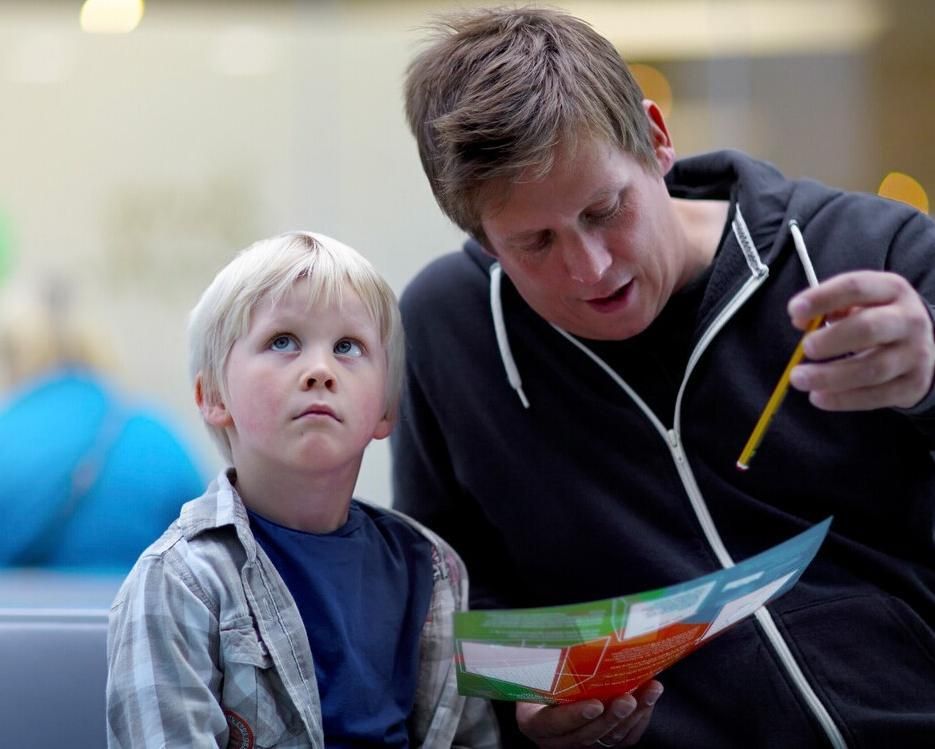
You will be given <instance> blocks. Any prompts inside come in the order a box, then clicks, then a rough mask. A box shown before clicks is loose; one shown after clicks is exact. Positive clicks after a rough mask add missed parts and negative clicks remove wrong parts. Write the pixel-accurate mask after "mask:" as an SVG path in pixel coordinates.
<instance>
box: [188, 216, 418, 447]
mask: <svg viewBox="0 0 935 749" xmlns="http://www.w3.org/2000/svg"><path fill="white" fill-rule="evenodd" d="M301 279H308V280H309V281H310V282H311V284H310V298H309V302H310V303H311V302H315V301H319V300H320V301H323V302H324V303H326V304H332V303H337V304H339V303H340V301H341V295H342V293H343V291H344V289H345V288H349V289H351V290H352V291H353V292H354V293H355V294H357V296H358V297H360V300H361V301H362V302H363V304H364V306H365V307H366V308H367V310H368V311H369V312H370V315H371V316H372V317H373V320H374V322H376V324H377V327H378V329H379V331H380V341H381V343H382V344H383V346H384V349H385V351H386V363H387V376H386V413H387V415H388V416H389V417H390V418H393V417H394V416H395V414H396V409H397V407H398V405H399V394H400V386H401V383H402V377H403V347H404V344H403V329H402V324H401V322H400V317H399V307H398V304H397V301H396V295H395V294H394V293H393V290H392V289H391V288H390V286H389V284H388V283H387V282H386V281H385V280H384V279H383V277H382V276H380V275H379V274H378V273H377V272H376V270H375V269H374V268H373V266H372V265H371V264H370V262H369V261H368V260H366V259H365V258H364V257H363V256H362V255H360V254H359V253H358V252H357V251H355V250H353V249H352V248H350V247H348V246H347V245H345V244H343V243H341V242H339V241H337V240H336V239H332V238H331V237H326V236H324V235H322V234H315V233H312V232H303V231H296V232H288V233H286V234H281V235H279V236H278V237H272V238H270V239H261V240H260V241H258V242H255V243H253V244H252V245H250V246H249V247H247V248H246V249H244V250H241V251H240V252H239V253H238V254H237V256H236V257H235V258H234V259H233V260H232V261H231V262H230V263H228V264H227V265H226V266H225V267H224V268H223V269H221V271H220V272H219V273H218V274H217V276H215V278H214V280H213V281H212V282H211V285H210V286H208V288H207V289H205V291H204V293H203V294H202V295H201V299H199V301H198V304H196V305H195V308H194V309H193V310H192V311H191V314H190V315H189V323H188V342H189V373H190V375H191V378H192V382H193V383H194V382H195V381H196V378H197V377H198V375H201V389H202V397H203V399H204V402H205V403H207V404H216V403H218V402H220V401H223V400H225V399H226V397H227V382H226V377H225V367H226V365H227V357H228V355H229V354H230V351H231V348H233V346H234V343H235V342H236V341H237V339H238V338H241V337H242V336H244V335H245V334H246V333H247V331H248V329H249V327H250V320H251V318H252V314H253V311H254V310H255V309H256V307H257V305H258V304H259V303H260V302H261V301H263V300H266V299H269V300H270V301H271V302H272V303H273V304H275V303H277V302H278V301H279V300H280V299H282V297H283V296H284V295H285V294H286V293H287V292H288V291H289V290H290V289H291V288H292V286H293V285H294V284H295V283H296V281H299V280H301ZM208 431H209V432H210V433H211V436H212V438H213V439H214V441H215V442H216V443H217V446H218V448H219V449H220V451H221V453H222V455H224V457H225V458H226V459H227V460H228V461H230V460H232V456H231V446H230V440H229V439H228V436H227V432H226V431H225V430H224V429H223V428H220V427H212V426H210V425H208Z"/></svg>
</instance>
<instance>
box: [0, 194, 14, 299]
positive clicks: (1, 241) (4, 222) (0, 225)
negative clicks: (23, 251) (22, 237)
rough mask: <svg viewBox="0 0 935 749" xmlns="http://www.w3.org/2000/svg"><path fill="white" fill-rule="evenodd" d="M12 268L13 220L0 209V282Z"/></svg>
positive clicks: (0, 282)
mask: <svg viewBox="0 0 935 749" xmlns="http://www.w3.org/2000/svg"><path fill="white" fill-rule="evenodd" d="M11 270H13V222H12V221H11V220H10V219H9V217H8V216H7V214H6V213H5V212H4V211H3V210H0V284H2V283H3V282H4V281H5V280H6V277H7V276H8V275H9V274H10V271H11Z"/></svg>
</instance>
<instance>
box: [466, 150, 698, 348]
mask: <svg viewBox="0 0 935 749" xmlns="http://www.w3.org/2000/svg"><path fill="white" fill-rule="evenodd" d="M660 153H661V154H662V157H661V158H660V156H659V154H660ZM670 154H671V155H673V156H674V154H673V152H671V148H670V147H669V146H668V136H666V143H665V147H664V149H663V148H662V147H660V149H657V158H658V159H659V163H660V169H659V172H658V173H657V172H654V171H652V170H648V169H646V168H645V167H643V166H642V165H641V164H640V163H639V162H638V161H637V160H636V159H635V158H634V157H632V156H631V155H629V154H627V153H624V152H622V151H621V150H620V149H619V148H617V147H616V146H614V145H610V144H606V143H603V142H599V141H593V140H589V141H581V142H580V143H579V145H578V148H577V149H576V150H575V151H574V152H573V153H571V154H568V153H567V152H565V151H562V150H559V151H558V153H557V157H556V163H555V166H554V167H553V169H552V171H550V172H549V174H547V175H546V176H545V177H544V178H542V179H540V180H537V181H522V180H520V181H518V182H517V183H515V184H513V185H511V186H510V187H509V191H508V192H507V193H506V198H505V200H502V201H500V202H498V203H491V204H490V205H489V207H488V208H487V209H486V210H484V211H483V212H482V215H481V223H482V227H483V230H484V232H485V234H486V236H487V239H488V242H489V244H490V247H489V249H490V250H491V251H492V253H493V254H494V255H496V257H497V258H498V259H499V261H500V264H501V266H502V267H503V270H504V272H505V273H506V274H507V275H508V276H509V277H510V279H511V280H512V282H513V284H514V285H515V286H516V288H517V290H518V291H519V293H520V295H522V297H523V299H525V300H526V302H527V303H528V304H529V306H530V307H532V308H533V309H534V310H535V311H536V312H537V313H538V314H539V315H541V316H542V317H543V318H545V319H546V320H548V321H550V322H552V323H555V324H556V325H558V326H559V327H561V328H563V329H565V330H567V331H569V332H571V333H574V334H576V335H580V336H583V337H585V338H591V339H602V340H619V339H624V338H629V337H630V336H633V335H636V334H637V333H640V332H641V331H643V330H645V329H646V327H647V326H649V324H650V323H651V322H652V321H653V320H654V319H655V317H656V316H657V315H658V314H659V312H660V311H661V310H662V308H663V307H664V306H665V304H666V302H668V300H669V298H670V297H671V295H672V293H673V292H674V291H676V290H678V289H679V288H681V286H683V285H684V284H685V283H686V282H687V281H688V280H690V279H691V277H692V275H693V274H694V273H695V272H696V271H697V268H695V267H694V266H691V267H689V266H690V265H691V264H690V263H689V260H688V252H687V246H688V244H687V242H686V239H685V235H684V233H683V231H682V228H681V224H680V223H679V222H678V220H677V218H676V214H675V212H674V210H673V206H672V201H671V199H670V197H669V194H668V192H667V190H666V186H665V183H664V181H663V173H664V171H665V170H667V169H668V168H669V166H670V165H671V161H670V160H669V159H668V156H669V155H670Z"/></svg>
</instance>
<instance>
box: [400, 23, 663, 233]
mask: <svg viewBox="0 0 935 749" xmlns="http://www.w3.org/2000/svg"><path fill="white" fill-rule="evenodd" d="M431 28H432V29H433V30H434V34H433V35H432V36H431V37H430V38H431V44H430V46H428V47H427V48H426V49H424V50H423V51H422V52H421V53H419V54H418V55H417V56H416V57H415V59H414V60H413V61H412V63H411V64H410V66H409V69H408V71H407V76H406V84H405V97H406V116H407V118H408V120H409V127H410V128H411V130H412V132H413V134H414V135H415V138H416V142H417V143H418V147H419V156H420V158H421V159H422V167H423V169H424V170H425V173H426V176H428V178H429V182H430V184H431V187H432V191H433V193H434V194H435V198H436V200H437V201H438V203H439V205H440V206H441V208H442V210H443V211H444V212H445V214H446V215H447V216H448V217H449V218H450V219H451V220H452V221H454V222H455V223H456V224H457V225H458V226H459V227H461V228H462V229H464V230H465V231H467V232H468V233H470V234H472V235H473V236H475V237H476V238H477V239H479V240H480V241H481V242H485V241H486V240H485V237H484V234H483V230H482V228H481V220H480V214H481V211H482V210H483V209H484V206H485V205H486V204H487V202H488V201H489V200H491V199H492V198H494V197H499V196H495V195H493V194H491V193H490V188H491V187H494V188H503V187H504V186H506V185H508V184H509V183H510V182H513V181H515V180H516V179H517V178H519V177H520V176H521V175H522V177H523V178H524V179H539V178H541V177H543V176H545V175H546V174H547V173H548V172H549V170H550V169H551V167H552V164H553V160H554V156H555V152H556V149H557V147H558V146H559V145H561V146H562V147H563V148H566V149H569V150H570V152H572V153H573V149H574V147H575V144H576V143H577V141H578V140H579V139H582V138H586V137H587V138H597V139H601V140H603V141H605V142H607V143H611V144H615V145H617V146H619V147H620V148H621V149H622V150H623V151H625V152H626V153H630V154H632V155H633V156H634V157H635V158H636V159H637V161H638V162H640V163H641V164H642V165H644V166H645V167H647V168H651V169H655V168H657V167H656V162H655V158H654V153H653V145H652V139H651V134H650V128H649V122H648V118H647V117H646V114H645V111H644V110H643V106H642V100H643V94H642V92H641V90H640V88H639V85H638V84H637V83H636V81H635V80H634V78H633V76H632V75H631V74H630V71H629V69H628V68H627V65H626V63H625V62H624V61H623V59H622V58H621V57H620V55H619V54H618V52H617V50H616V48H615V47H614V46H613V44H611V43H610V42H609V41H608V40H607V39H605V38H604V37H603V36H601V35H600V34H598V33H597V32H596V31H595V30H594V29H593V28H592V27H591V26H590V25H589V24H587V23H586V22H584V21H582V20H581V19H578V18H575V17H574V16H571V15H569V14H567V13H564V12H562V11H559V10H553V9H541V8H532V7H524V8H486V9H474V10H468V11H465V12H461V13H457V14H451V15H445V16H442V17H441V18H440V19H439V20H438V21H436V22H435V23H434V24H433V25H432V27H431Z"/></svg>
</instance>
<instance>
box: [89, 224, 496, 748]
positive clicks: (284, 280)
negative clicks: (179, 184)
mask: <svg viewBox="0 0 935 749" xmlns="http://www.w3.org/2000/svg"><path fill="white" fill-rule="evenodd" d="M189 339H190V340H189V342H190V359H191V360H190V369H191V375H192V378H193V383H194V390H195V401H196V403H197V404H198V408H199V409H200V410H201V413H202V416H203V417H204V420H205V423H206V424H207V426H208V428H209V430H210V431H211V433H212V436H213V437H214V439H215V441H216V442H217V444H218V446H219V448H220V450H221V452H222V453H223V455H224V457H225V458H226V459H227V460H228V461H229V462H230V467H229V468H227V469H226V470H224V471H222V472H221V474H220V475H219V476H218V477H217V479H216V480H215V481H214V482H212V483H211V485H210V486H209V487H208V490H207V492H206V493H205V494H204V495H203V496H202V497H200V498H199V499H196V500H193V501H191V502H189V503H187V504H186V505H185V506H184V507H183V508H182V511H181V514H180V516H179V518H178V519H177V520H176V521H175V522H174V523H173V524H172V525H171V526H170V527H169V529H168V530H167V531H166V532H165V534H164V535H163V536H162V538H160V539H159V540H158V541H156V542H155V543H154V544H153V545H152V546H150V547H149V548H148V549H147V550H146V551H145V552H144V553H143V554H142V555H141V557H140V559H139V560H138V561H137V563H136V566H135V567H134V568H133V570H132V571H131V573H130V575H129V577H128V578H127V580H126V582H125V583H124V584H123V587H122V588H121V590H120V592H119V593H118V595H117V598H116V600H115V601H114V605H113V608H112V610H111V617H110V630H109V636H108V662H109V676H108V683H107V725H108V744H109V746H110V747H111V748H112V749H113V748H114V747H133V748H134V749H137V748H138V747H143V746H159V747H194V746H198V747H203V746H219V747H245V748H247V747H250V748H252V747H274V746H275V747H322V746H328V747H350V746H354V747H364V746H380V747H384V746H392V747H410V746H412V747H414V746H426V747H448V746H452V745H462V746H471V747H488V746H489V747H494V746H497V745H498V738H497V734H496V729H495V727H494V725H495V724H494V721H493V719H492V713H490V711H489V706H488V705H487V704H486V703H484V702H480V701H474V700H465V699H464V698H463V697H459V696H458V695H457V690H456V686H455V674H454V669H453V666H452V642H451V617H452V613H453V611H454V610H455V609H459V608H462V607H464V606H465V604H466V601H467V578H466V575H465V570H464V567H463V565H462V563H461V561H460V560H459V559H458V557H457V556H456V555H455V553H454V552H453V551H452V550H451V548H450V547H449V546H448V545H447V544H445V543H444V542H443V541H441V540H440V539H439V538H438V537H437V536H435V535H433V534H432V533H431V532H429V531H427V530H426V529H424V528H423V527H421V526H419V525H417V524H416V523H414V522H412V521H410V520H409V519H407V518H405V517H404V516H402V515H399V514H398V513H395V512H392V511H389V510H383V509H379V508H376V507H372V506H369V505H366V504H364V503H362V502H359V501H357V500H353V499H352V498H351V495H352V492H353V490H354V485H355V483H356V481H357V475H358V471H359V469H360V463H361V459H362V457H363V452H364V448H366V446H367V444H368V443H369V442H370V440H371V439H382V438H384V437H386V436H387V435H388V434H389V432H390V429H391V427H392V424H393V419H394V416H395V412H396V407H397V401H398V396H399V387H400V378H401V376H402V358H403V336H402V330H401V327H400V322H399V313H398V309H397V306H396V299H395V296H394V295H393V292H392V290H391V289H390V288H389V286H388V285H387V284H386V282H385V281H384V280H383V279H382V278H381V277H380V276H378V275H377V273H376V272H375V271H374V269H373V268H372V266H371V265H370V264H369V263H368V262H367V261H366V260H365V259H364V258H362V257H361V256H360V255H358V254H357V253H356V252H355V251H354V250H352V249H351V248H349V247H347V246H345V245H343V244H341V243H340V242H337V241H335V240H333V239H330V238H328V237H324V236H321V235H318V234H310V233H304V232H295V233H290V234H284V235H282V236H279V237H275V238H272V239H267V240H263V241H260V242H257V243H255V244H253V245H251V246H250V247H248V248H247V249H246V250H244V251H243V252H241V253H240V254H239V255H238V256H237V257H236V258H235V259H234V260H233V261H232V262H231V263H230V264H228V265H227V266H226V267H225V268H224V269H223V270H221V272H220V273H219V274H218V275H217V277H216V278H215V279H214V281H213V283H212V284H211V285H210V286H209V287H208V289H207V290H206V291H205V292H204V294H203V295H202V297H201V300H200V301H199V302H198V304H197V306H196V307H195V309H194V310H193V311H192V313H191V319H190V324H189Z"/></svg>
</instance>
